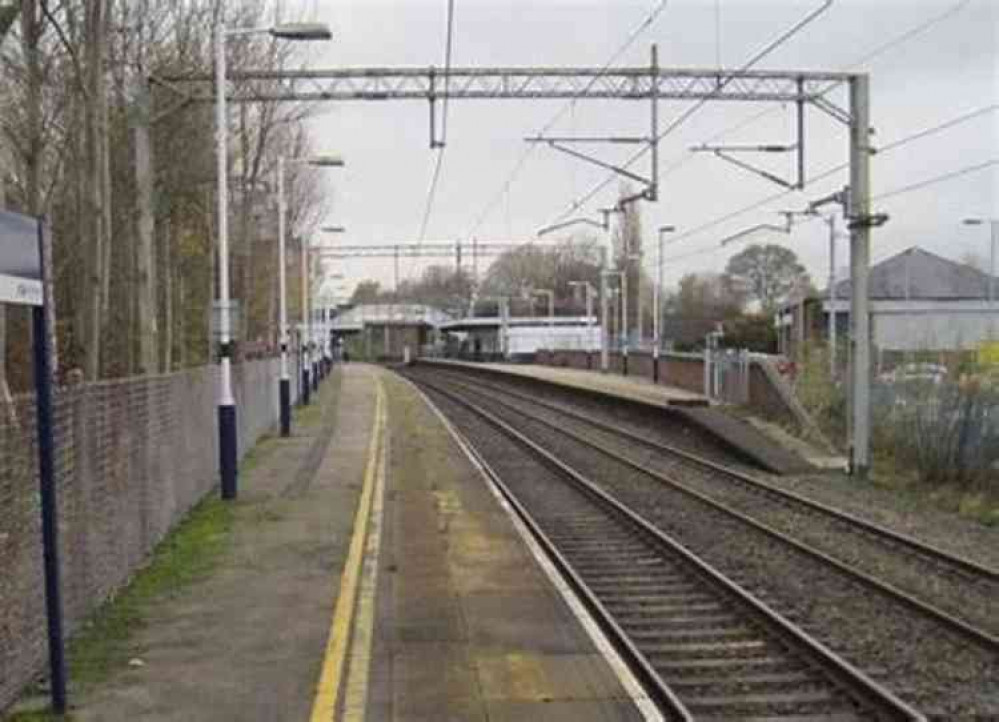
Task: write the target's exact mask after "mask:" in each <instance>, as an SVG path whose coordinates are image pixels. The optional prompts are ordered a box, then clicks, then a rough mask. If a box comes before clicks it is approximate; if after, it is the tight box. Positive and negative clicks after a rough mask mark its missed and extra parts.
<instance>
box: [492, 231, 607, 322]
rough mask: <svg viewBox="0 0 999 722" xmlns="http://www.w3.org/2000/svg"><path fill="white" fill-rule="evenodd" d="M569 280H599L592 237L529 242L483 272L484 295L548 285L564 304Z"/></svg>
mask: <svg viewBox="0 0 999 722" xmlns="http://www.w3.org/2000/svg"><path fill="white" fill-rule="evenodd" d="M571 281H586V282H589V283H591V284H593V285H594V286H596V285H598V284H599V282H600V250H599V245H598V243H597V241H596V239H594V238H589V237H585V236H584V237H580V238H569V239H566V240H565V241H562V242H560V243H558V244H556V245H554V246H541V245H535V244H528V245H525V246H522V247H520V248H515V249H513V250H510V251H507V252H505V253H503V254H502V255H500V256H499V257H498V258H497V259H496V260H495V261H493V263H492V265H490V267H489V270H488V271H487V272H486V277H485V281H484V282H483V284H482V290H483V293H484V294H485V295H491V296H511V297H516V296H519V295H521V294H522V293H523V291H524V290H525V289H550V290H553V291H554V292H555V298H556V303H558V304H560V305H562V306H564V305H565V299H567V298H570V297H572V296H573V287H572V286H570V285H569V283H570V282H571Z"/></svg>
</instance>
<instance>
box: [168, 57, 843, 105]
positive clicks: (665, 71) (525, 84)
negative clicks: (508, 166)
mask: <svg viewBox="0 0 999 722" xmlns="http://www.w3.org/2000/svg"><path fill="white" fill-rule="evenodd" d="M850 77H851V76H850V75H849V74H847V73H834V72H814V71H804V70H803V71H793V70H790V71H767V70H741V71H740V70H725V69H718V68H714V69H708V70H702V69H695V68H689V69H688V68H653V67H651V66H644V67H643V66H636V67H628V68H613V69H606V68H556V67H547V68H546V67H520V68H518V67H494V68H452V69H451V70H450V71H449V72H448V73H447V75H446V76H445V74H444V73H443V72H441V71H439V70H437V69H435V68H433V67H428V68H412V67H410V68H388V67H383V68H336V69H329V70H282V71H262V70H249V71H241V72H234V73H232V74H231V77H230V80H231V81H232V83H231V87H230V95H229V98H230V100H231V101H233V102H237V103H239V102H257V101H265V100H266V101H272V100H289V101H291V100H298V101H315V100H341V101H345V100H437V99H443V98H454V99H482V100H490V99H493V100H498V99H517V98H520V99H525V100H532V99H542V98H547V99H559V98H563V99H570V98H571V99H579V100H585V99H600V98H605V99H625V100H627V99H633V100H648V99H649V98H651V97H658V98H659V99H661V100H737V101H772V102H781V103H786V102H794V101H799V100H801V101H805V102H812V103H819V104H823V99H824V94H825V93H827V92H828V91H829V89H830V86H831V85H838V84H840V83H845V82H847V81H848V80H849V79H850ZM153 81H154V82H156V81H160V82H163V83H167V84H171V85H172V84H176V83H181V82H183V83H190V82H203V83H206V84H207V83H210V82H211V76H210V75H208V74H192V75H179V76H164V77H154V78H153ZM445 81H446V82H445ZM192 99H194V100H206V101H208V100H211V97H210V89H209V88H207V87H206V88H205V90H204V95H203V96H200V95H195V96H193V98H192Z"/></svg>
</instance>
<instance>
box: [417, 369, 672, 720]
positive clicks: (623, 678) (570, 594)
mask: <svg viewBox="0 0 999 722" xmlns="http://www.w3.org/2000/svg"><path fill="white" fill-rule="evenodd" d="M403 381H405V382H406V383H408V384H409V385H410V386H412V387H413V389H414V390H415V391H416V393H417V394H419V395H420V397H421V398H422V399H423V401H424V403H426V404H427V406H429V407H430V409H432V410H433V412H434V413H435V414H436V415H437V418H439V419H440V420H441V423H442V424H444V428H446V429H447V430H448V433H450V434H451V438H452V439H454V441H455V443H457V444H458V447H459V448H460V449H461V450H462V451H463V452H464V454H465V456H466V457H468V460H469V461H470V462H472V465H473V466H474V467H475V468H476V469H478V471H479V473H480V474H481V475H482V478H483V479H485V481H486V486H487V487H488V488H489V491H491V492H492V494H493V496H494V497H496V500H497V501H498V502H499V505H500V506H501V507H502V508H503V509H504V511H506V513H507V515H508V516H509V517H510V519H511V521H512V522H513V526H514V528H515V529H516V530H517V533H518V534H520V538H521V539H523V540H524V543H525V544H526V545H527V548H528V549H529V550H530V551H531V554H532V555H533V556H534V559H535V560H536V561H537V563H538V566H540V567H541V569H542V570H543V571H544V572H545V574H546V575H547V576H548V579H549V580H550V581H551V583H552V585H553V586H554V587H555V589H557V590H558V592H559V594H560V595H561V596H562V599H563V600H564V601H565V603H566V605H567V606H568V607H569V609H570V610H571V611H572V613H573V615H574V616H575V617H576V619H577V620H578V621H579V623H580V625H582V627H583V629H584V630H586V633H587V635H589V637H590V639H591V640H592V641H593V644H594V646H595V647H596V648H597V649H598V650H599V651H600V654H601V655H602V656H603V657H604V659H606V660H607V664H608V665H610V668H611V670H612V671H613V672H614V674H615V676H616V677H617V678H618V680H619V681H620V682H621V686H622V687H624V690H625V692H626V693H627V694H628V697H629V698H630V699H631V701H632V702H633V703H634V704H635V706H636V707H637V708H638V711H639V712H641V714H642V717H643V718H644V719H645V720H647V721H648V722H662V720H663V716H662V713H661V712H660V711H659V709H658V708H657V707H656V705H655V703H654V702H653V701H652V699H650V698H649V695H648V694H647V693H646V692H645V690H644V689H643V688H642V685H641V684H640V683H639V682H638V680H637V679H636V678H635V675H634V674H633V673H632V671H631V668H630V667H628V665H627V664H625V662H624V660H623V659H621V655H619V654H618V652H617V650H616V649H614V645H613V644H611V642H610V640H609V639H607V635H605V634H604V632H603V630H602V629H601V628H600V625H599V624H597V621H596V620H595V619H594V618H593V615H591V614H590V611H589V610H588V609H587V608H586V605H584V604H583V602H582V600H580V598H579V596H578V595H577V594H576V592H575V591H574V590H573V589H572V587H571V586H570V585H569V583H568V582H567V581H566V579H565V577H563V576H562V574H561V572H559V570H558V568H557V567H556V566H555V564H554V563H553V562H552V560H551V559H550V558H549V557H548V555H547V554H546V553H545V550H544V549H543V548H542V547H541V545H540V544H538V542H537V540H536V539H535V538H534V536H533V535H532V534H531V532H530V531H529V530H528V529H527V527H526V526H525V524H524V522H523V521H521V519H520V517H519V516H517V513H516V512H515V511H514V510H513V508H512V507H511V506H510V504H509V503H508V502H507V500H506V499H505V498H504V497H503V494H502V493H501V492H500V490H499V489H498V488H497V487H496V484H494V483H493V480H492V479H491V478H490V477H489V474H487V473H486V470H485V469H483V468H482V465H481V464H480V463H479V461H478V459H476V458H475V455H474V454H473V453H472V451H471V449H469V448H468V445H467V444H466V443H465V441H464V440H463V439H462V438H461V436H460V435H459V434H458V432H457V430H456V429H455V428H454V426H453V425H452V424H451V422H450V420H448V418H447V417H446V416H444V414H443V413H442V412H441V410H440V409H439V408H437V406H436V404H434V402H433V401H431V400H430V399H429V398H428V397H427V395H426V394H424V393H423V390H422V389H420V388H419V387H417V386H416V385H415V384H414V383H413V382H412V381H410V380H409V379H407V378H403Z"/></svg>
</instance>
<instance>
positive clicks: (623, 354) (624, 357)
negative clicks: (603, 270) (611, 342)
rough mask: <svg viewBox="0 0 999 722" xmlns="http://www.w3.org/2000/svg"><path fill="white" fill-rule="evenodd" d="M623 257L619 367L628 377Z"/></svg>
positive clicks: (627, 259) (625, 274)
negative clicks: (620, 366)
mask: <svg viewBox="0 0 999 722" xmlns="http://www.w3.org/2000/svg"><path fill="white" fill-rule="evenodd" d="M630 262H631V261H630V260H629V258H627V257H625V260H624V272H623V273H622V274H621V365H622V367H623V370H624V375H625V376H627V375H628V340H629V339H628V331H629V329H628V270H629V269H628V264H629V263H630Z"/></svg>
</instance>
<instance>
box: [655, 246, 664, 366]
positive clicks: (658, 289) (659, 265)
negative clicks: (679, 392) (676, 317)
mask: <svg viewBox="0 0 999 722" xmlns="http://www.w3.org/2000/svg"><path fill="white" fill-rule="evenodd" d="M658 250H659V253H658V256H657V257H656V285H655V286H654V288H653V294H652V295H653V298H652V309H653V310H652V313H653V314H654V315H653V316H652V382H653V383H656V384H657V383H659V346H660V334H661V331H660V326H659V324H660V323H662V315H663V310H662V307H661V306H662V301H661V298H662V286H663V234H662V231H660V232H659V249H658Z"/></svg>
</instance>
